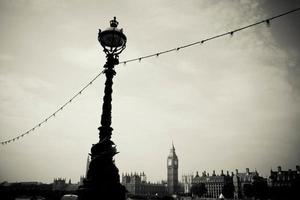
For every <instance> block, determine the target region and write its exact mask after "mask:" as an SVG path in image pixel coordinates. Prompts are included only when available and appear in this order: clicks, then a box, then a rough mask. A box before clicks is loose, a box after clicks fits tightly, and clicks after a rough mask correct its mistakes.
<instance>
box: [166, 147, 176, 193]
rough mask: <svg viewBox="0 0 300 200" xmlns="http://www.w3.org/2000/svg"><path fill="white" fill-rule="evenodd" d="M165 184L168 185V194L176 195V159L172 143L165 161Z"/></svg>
mask: <svg viewBox="0 0 300 200" xmlns="http://www.w3.org/2000/svg"><path fill="white" fill-rule="evenodd" d="M167 172H168V176H167V183H168V193H169V194H176V193H177V192H178V190H179V185H178V157H177V155H176V152H175V147H174V144H173V143H172V148H171V150H170V154H169V156H168V159H167Z"/></svg>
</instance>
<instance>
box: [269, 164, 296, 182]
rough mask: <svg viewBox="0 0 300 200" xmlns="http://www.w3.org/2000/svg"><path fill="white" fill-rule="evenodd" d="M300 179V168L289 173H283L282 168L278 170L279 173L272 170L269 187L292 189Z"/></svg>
mask: <svg viewBox="0 0 300 200" xmlns="http://www.w3.org/2000/svg"><path fill="white" fill-rule="evenodd" d="M299 179H300V166H298V165H297V166H296V170H291V169H289V170H288V171H283V170H282V169H281V166H279V167H278V168H277V171H273V170H271V175H270V177H269V180H270V181H269V185H270V186H271V187H283V186H288V187H291V186H292V184H293V183H294V182H295V181H297V180H299Z"/></svg>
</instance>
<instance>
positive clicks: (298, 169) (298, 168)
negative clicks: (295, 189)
mask: <svg viewBox="0 0 300 200" xmlns="http://www.w3.org/2000/svg"><path fill="white" fill-rule="evenodd" d="M296 170H297V172H298V173H299V172H300V166H299V165H297V166H296Z"/></svg>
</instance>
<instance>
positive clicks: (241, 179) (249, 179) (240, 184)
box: [233, 168, 262, 199]
mask: <svg viewBox="0 0 300 200" xmlns="http://www.w3.org/2000/svg"><path fill="white" fill-rule="evenodd" d="M255 178H262V177H260V176H259V174H258V172H257V171H256V170H255V171H254V172H250V170H249V168H246V172H243V173H240V172H239V171H238V170H237V169H236V170H235V174H234V175H233V185H234V198H235V199H241V198H244V197H245V193H244V186H245V185H246V184H248V185H252V183H253V182H254V180H255Z"/></svg>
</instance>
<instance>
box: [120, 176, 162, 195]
mask: <svg viewBox="0 0 300 200" xmlns="http://www.w3.org/2000/svg"><path fill="white" fill-rule="evenodd" d="M122 185H124V186H125V187H126V189H127V190H128V192H129V193H130V194H134V195H159V196H164V195H166V194H167V184H166V183H165V182H163V181H162V182H161V183H150V182H147V177H146V175H145V173H144V172H142V173H139V174H138V173H130V174H128V173H125V174H122Z"/></svg>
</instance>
